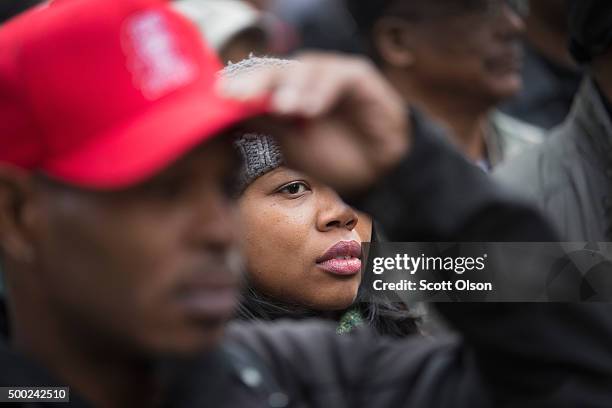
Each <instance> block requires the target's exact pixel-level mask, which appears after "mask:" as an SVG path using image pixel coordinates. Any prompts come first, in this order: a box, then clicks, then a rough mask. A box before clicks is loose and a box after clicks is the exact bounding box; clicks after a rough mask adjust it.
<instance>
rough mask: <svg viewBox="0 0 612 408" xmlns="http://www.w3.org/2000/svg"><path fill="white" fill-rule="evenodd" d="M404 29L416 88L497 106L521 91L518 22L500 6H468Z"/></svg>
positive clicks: (491, 1)
mask: <svg viewBox="0 0 612 408" xmlns="http://www.w3.org/2000/svg"><path fill="white" fill-rule="evenodd" d="M472 3H473V5H472V6H470V7H467V6H465V7H464V8H463V9H462V8H461V7H460V6H456V9H453V10H452V11H451V10H449V12H448V14H447V15H438V16H432V17H430V18H425V19H422V20H421V21H418V22H415V23H413V24H410V25H407V26H406V27H407V28H406V32H405V35H406V36H409V37H410V38H411V39H410V44H411V48H412V51H413V54H414V61H415V63H414V64H413V66H412V67H410V74H411V75H413V76H414V79H415V80H417V81H419V82H420V83H421V84H423V85H425V86H429V87H433V88H442V89H446V90H450V91H451V92H453V91H454V92H456V93H457V94H458V95H463V96H468V97H472V96H473V97H477V98H481V99H485V100H490V101H491V103H496V102H499V101H500V100H503V99H505V98H508V97H511V96H512V95H514V94H515V93H516V92H518V91H519V90H520V87H521V75H520V69H521V65H522V53H521V46H520V35H521V33H522V31H523V30H524V24H523V20H522V17H521V16H520V15H519V14H518V12H517V11H516V10H515V9H513V8H512V7H510V5H508V3H507V2H506V1H504V0H488V1H482V2H472Z"/></svg>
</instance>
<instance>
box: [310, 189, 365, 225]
mask: <svg viewBox="0 0 612 408" xmlns="http://www.w3.org/2000/svg"><path fill="white" fill-rule="evenodd" d="M320 206H321V207H320V210H319V212H318V216H317V229H318V230H319V231H322V232H326V231H330V230H333V229H335V228H345V229H348V230H349V231H350V230H352V229H353V228H355V226H356V225H357V222H358V221H359V216H358V215H357V213H356V212H355V210H353V209H352V208H351V207H350V206H349V205H348V204H346V203H345V202H344V201H342V199H341V198H340V197H339V196H338V194H336V192H335V191H333V190H331V189H328V191H325V192H324V194H322V199H321V201H320Z"/></svg>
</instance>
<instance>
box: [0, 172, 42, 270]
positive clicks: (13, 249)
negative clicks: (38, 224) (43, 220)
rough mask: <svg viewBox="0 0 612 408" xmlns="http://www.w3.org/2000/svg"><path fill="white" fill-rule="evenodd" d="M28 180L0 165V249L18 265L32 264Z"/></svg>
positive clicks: (31, 215) (31, 213) (31, 214)
mask: <svg viewBox="0 0 612 408" xmlns="http://www.w3.org/2000/svg"><path fill="white" fill-rule="evenodd" d="M32 183H33V181H32V178H31V176H30V175H28V174H27V173H26V172H25V171H23V170H21V169H18V168H16V167H11V166H4V165H0V248H1V250H2V254H3V255H4V256H5V257H7V258H9V259H11V260H13V261H15V262H20V263H31V262H33V261H34V247H33V244H32V241H31V239H30V237H31V233H30V231H31V228H32V226H33V224H34V223H35V222H34V220H33V218H34V217H33V207H32V198H33V189H32Z"/></svg>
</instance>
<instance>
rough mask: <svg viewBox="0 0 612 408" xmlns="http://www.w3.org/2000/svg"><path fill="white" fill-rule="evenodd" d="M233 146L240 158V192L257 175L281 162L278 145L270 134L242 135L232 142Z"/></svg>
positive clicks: (266, 171) (270, 169) (268, 170)
mask: <svg viewBox="0 0 612 408" xmlns="http://www.w3.org/2000/svg"><path fill="white" fill-rule="evenodd" d="M234 146H235V147H236V149H237V150H238V152H239V153H240V158H241V159H242V169H241V172H240V180H239V183H240V185H239V189H240V192H242V191H244V190H245V189H246V188H247V187H248V186H249V184H251V183H252V182H253V181H255V179H257V178H258V177H261V176H263V175H264V174H266V173H268V172H270V171H272V170H274V169H275V168H277V167H279V166H280V165H282V164H283V155H282V152H281V149H280V146H279V145H278V144H277V143H276V141H275V140H274V138H273V137H272V136H267V135H255V134H246V135H242V136H240V137H239V138H238V139H237V140H236V141H235V142H234Z"/></svg>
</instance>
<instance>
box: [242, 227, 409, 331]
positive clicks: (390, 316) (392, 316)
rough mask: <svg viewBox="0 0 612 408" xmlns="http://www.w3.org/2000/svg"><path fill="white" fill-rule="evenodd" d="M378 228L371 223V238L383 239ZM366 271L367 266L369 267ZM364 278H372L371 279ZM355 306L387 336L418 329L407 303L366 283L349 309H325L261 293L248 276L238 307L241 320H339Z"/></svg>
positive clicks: (373, 239)
mask: <svg viewBox="0 0 612 408" xmlns="http://www.w3.org/2000/svg"><path fill="white" fill-rule="evenodd" d="M378 231H379V229H378V228H376V227H375V226H373V227H372V242H381V240H382V239H381V236H380V234H379V233H378ZM366 271H367V268H366ZM365 278H366V277H364V279H363V280H362V281H366V282H367V281H369V280H368V279H365ZM350 309H356V310H357V311H359V312H360V314H361V316H362V318H363V321H364V323H365V324H367V325H368V326H370V327H372V328H373V329H374V330H375V331H376V332H377V333H379V334H381V335H384V336H392V337H405V336H408V335H412V334H416V333H418V332H419V329H418V323H419V322H420V317H419V316H417V315H415V314H414V313H412V312H411V311H410V310H409V309H408V308H407V307H406V305H405V304H404V303H403V302H401V301H399V299H397V301H392V300H389V299H387V298H383V297H375V296H374V295H372V294H371V293H370V292H369V291H367V290H364V289H363V286H362V287H361V288H360V289H359V293H358V294H357V299H356V301H355V303H354V304H353V305H352V306H350V307H349V308H348V309H346V310H340V311H334V312H323V311H317V310H312V309H307V308H304V307H303V306H299V305H295V304H290V303H285V302H280V301H278V300H275V299H272V298H270V297H268V296H265V295H263V294H261V293H259V292H258V291H257V290H256V289H255V288H254V286H253V285H252V284H250V282H249V281H248V280H247V285H246V289H245V291H244V293H243V299H242V301H241V303H240V306H239V308H238V314H237V318H238V319H242V320H266V321H271V320H277V319H294V320H299V319H306V318H313V317H318V318H325V319H331V320H339V319H340V317H341V316H342V315H343V314H344V313H345V312H346V311H348V310H350Z"/></svg>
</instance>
